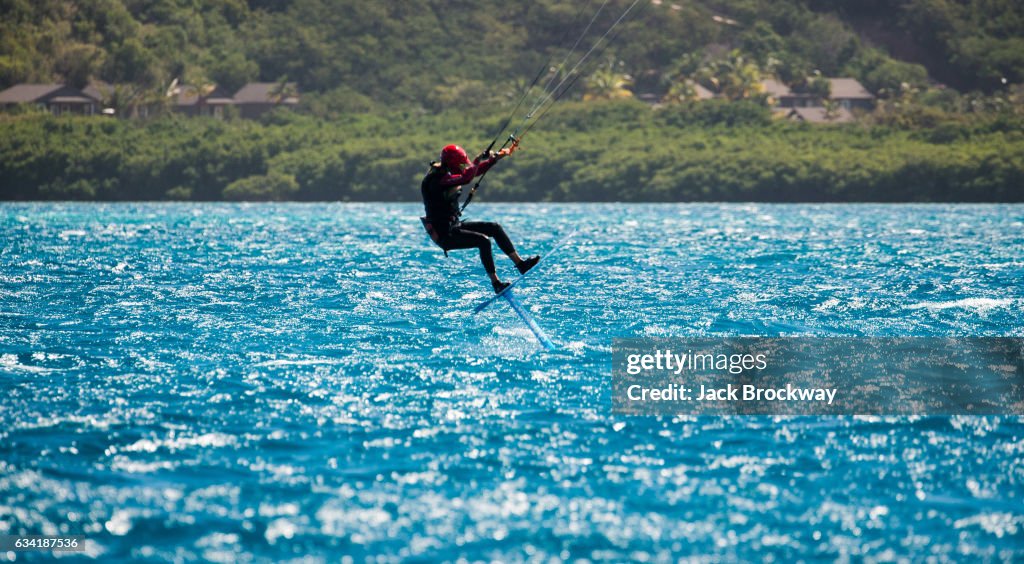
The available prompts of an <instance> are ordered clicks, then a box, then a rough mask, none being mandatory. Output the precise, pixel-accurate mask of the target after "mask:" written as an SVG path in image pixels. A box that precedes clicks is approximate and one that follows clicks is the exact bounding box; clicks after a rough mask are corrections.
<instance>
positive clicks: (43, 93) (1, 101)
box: [0, 84, 100, 116]
mask: <svg viewBox="0 0 1024 564" xmlns="http://www.w3.org/2000/svg"><path fill="white" fill-rule="evenodd" d="M21 104H34V105H36V106H39V107H41V108H45V109H46V110H47V111H49V112H51V113H53V115H57V116H60V115H65V114H76V115H87V116H91V115H93V114H96V113H97V112H98V111H99V108H100V100H99V98H97V97H94V96H92V95H89V94H86V93H85V92H83V91H81V90H79V89H77V88H74V87H71V86H66V85H64V84H17V85H15V86H12V87H10V88H8V89H6V90H4V91H2V92H0V107H3V108H12V107H15V106H18V105H21Z"/></svg>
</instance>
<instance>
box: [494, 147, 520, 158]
mask: <svg viewBox="0 0 1024 564" xmlns="http://www.w3.org/2000/svg"><path fill="white" fill-rule="evenodd" d="M518 146H519V145H518V144H516V145H512V146H511V147H505V148H504V149H502V150H500V151H498V158H499V159H503V158H505V157H507V156H509V155H511V154H512V152H513V151H515V150H516V147H518Z"/></svg>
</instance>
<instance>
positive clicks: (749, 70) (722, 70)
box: [696, 50, 763, 100]
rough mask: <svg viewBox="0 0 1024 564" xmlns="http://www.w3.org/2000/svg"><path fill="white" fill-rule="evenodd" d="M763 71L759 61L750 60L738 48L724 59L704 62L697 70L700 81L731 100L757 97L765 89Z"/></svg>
mask: <svg viewBox="0 0 1024 564" xmlns="http://www.w3.org/2000/svg"><path fill="white" fill-rule="evenodd" d="M761 77H762V72H761V68H760V67H758V66H757V63H755V62H753V61H750V60H748V59H747V58H746V57H744V56H743V54H742V53H740V52H739V51H738V50H733V51H731V52H730V53H729V55H728V56H727V57H726V58H724V59H716V60H712V61H708V62H706V63H704V65H703V66H702V67H701V68H700V69H698V70H697V73H696V78H697V80H698V82H701V83H703V84H705V85H706V86H708V87H710V88H711V90H713V91H714V92H717V93H718V94H720V95H722V96H724V97H725V98H727V99H729V100H748V99H752V98H756V97H757V96H759V95H760V94H761V92H762V91H763V87H762V85H761Z"/></svg>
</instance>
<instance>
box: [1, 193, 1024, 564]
mask: <svg viewBox="0 0 1024 564" xmlns="http://www.w3.org/2000/svg"><path fill="white" fill-rule="evenodd" d="M474 208H475V209H473V208H471V209H472V211H473V213H474V218H479V219H496V220H500V221H501V222H503V223H504V224H505V225H506V227H507V229H508V231H509V232H510V233H511V234H512V236H513V238H514V239H515V240H516V241H517V242H519V243H520V247H521V248H522V249H523V250H524V251H526V252H530V251H541V250H543V249H544V248H545V247H546V246H548V245H550V244H552V243H553V242H554V241H555V240H557V239H558V238H559V237H560V236H561V235H564V234H566V233H569V232H571V231H572V230H576V229H578V230H580V235H579V239H578V245H576V246H573V247H570V248H568V249H566V250H565V251H564V252H563V254H562V255H561V256H560V257H559V258H558V259H557V260H554V261H552V262H551V264H549V265H547V267H546V271H545V272H544V274H543V275H542V276H537V277H536V279H535V280H534V281H533V282H531V283H529V284H523V288H522V290H521V291H520V292H519V295H520V296H521V297H522V298H523V300H524V301H525V302H526V303H528V305H529V309H530V311H532V313H533V314H534V315H535V316H536V317H537V319H538V320H539V322H540V324H541V325H542V326H543V327H544V328H545V329H546V330H547V331H548V332H549V333H550V334H551V336H552V337H553V338H554V339H555V340H556V341H558V342H559V343H560V344H561V345H562V350H560V351H558V352H554V353H547V352H544V351H542V350H541V349H540V348H539V346H538V345H537V344H536V343H535V342H534V341H533V340H532V338H531V336H530V334H529V333H528V332H527V331H526V330H525V329H523V328H522V327H521V326H520V324H519V323H518V322H517V321H516V319H515V318H514V316H513V314H512V313H511V312H510V311H508V310H507V308H504V307H500V308H492V309H490V310H488V311H487V312H486V313H485V314H483V315H480V316H477V317H471V316H469V315H467V312H468V311H469V310H470V306H471V305H472V304H473V303H475V301H477V300H479V299H482V298H484V297H485V296H487V295H489V293H490V289H489V287H488V285H487V283H486V279H485V278H484V276H483V275H482V272H481V269H480V267H479V264H478V261H477V258H476V256H475V253H474V252H469V251H464V252H459V253H453V257H452V258H450V259H447V260H446V259H444V257H443V256H442V255H441V252H440V251H439V250H437V249H435V248H433V247H432V246H431V245H430V244H429V242H428V241H427V239H426V236H425V235H424V234H423V233H422V229H421V228H420V225H419V222H418V220H417V219H416V218H417V216H418V215H419V211H420V207H419V206H415V205H385V204H379V205H340V204H339V205H251V206H233V205H166V204H123V205H90V204H4V205H0V241H2V254H0V385H2V394H0V424H2V425H0V534H2V533H35V534H59V533H64V534H75V533H79V534H85V535H87V536H88V537H89V539H90V540H89V543H88V552H87V553H86V556H91V557H95V558H99V559H103V560H110V559H127V558H135V559H151V560H178V559H193V558H196V559H198V558H204V559H211V560H222V561H233V560H250V559H256V560H268V559H274V560H282V559H289V558H298V557H300V556H303V555H311V556H313V557H314V558H315V559H319V560H332V561H333V560H336V559H338V558H340V557H341V556H342V555H351V556H354V557H355V558H356V559H357V560H361V559H363V558H365V557H367V556H370V555H385V556H388V557H391V558H395V559H398V558H418V559H423V560H439V559H455V558H458V557H466V558H469V559H492V558H493V559H502V560H509V559H531V558H532V559H547V558H550V557H558V558H577V557H584V558H591V559H613V560H621V559H626V558H634V559H654V560H669V559H674V558H676V557H681V556H696V557H708V558H712V559H737V558H739V559H761V558H764V557H772V558H775V559H778V560H788V559H799V558H828V559H832V558H839V557H849V558H854V559H857V558H861V557H866V558H868V559H882V560H888V559H893V558H900V557H913V558H915V559H920V558H923V557H926V556H937V557H940V558H946V559H967V558H982V559H1002V560H1020V559H1022V558H1024V509H1022V507H1024V503H1022V498H1024V465H1022V464H1021V460H1022V455H1024V424H1022V420H1021V419H1020V418H1012V417H985V418H981V417H956V418H814V417H805V418H776V419H772V418H766V417H764V418H739V417H733V418H716V417H707V418H683V417H680V418H671V417H664V418H631V417H622V416H616V415H613V414H611V411H610V381H609V375H610V359H611V354H610V340H611V338H612V337H615V336H674V335H679V336H689V335H712V334H750V335H782V334H813V335H879V336H882V335H921V336H924V335H967V336H982V335H1014V336H1020V335H1024V316H1022V314H1021V309H1022V306H1024V290H1022V288H1021V281H1022V280H1024V206H973V205H972V206H949V205H946V206H868V205H838V206H811V205H793V206H772V205H657V206H655V205H650V206H647V205H643V206H618V205H529V206H487V205H475V206H474ZM499 268H500V269H502V271H503V272H504V273H506V274H507V275H508V276H511V275H512V272H513V271H512V268H511V265H510V264H509V263H508V262H507V261H504V259H500V258H499ZM3 556H4V555H0V558H2V557H3ZM8 556H10V554H9V555H8ZM26 556H29V557H31V556H32V555H27V554H24V553H20V554H18V558H19V559H20V558H24V557H26Z"/></svg>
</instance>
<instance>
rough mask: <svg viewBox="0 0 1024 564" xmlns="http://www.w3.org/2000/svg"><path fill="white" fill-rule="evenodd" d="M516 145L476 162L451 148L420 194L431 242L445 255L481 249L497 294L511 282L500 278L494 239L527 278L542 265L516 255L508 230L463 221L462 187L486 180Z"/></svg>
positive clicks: (436, 164) (535, 258) (443, 152)
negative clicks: (460, 202) (493, 252)
mask: <svg viewBox="0 0 1024 564" xmlns="http://www.w3.org/2000/svg"><path fill="white" fill-rule="evenodd" d="M517 145H518V144H516V143H513V144H512V146H511V147H507V148H504V149H502V150H500V151H498V152H494V151H487V152H484V153H481V154H480V155H479V156H477V157H476V158H475V159H473V161H472V162H470V160H469V156H468V155H467V154H466V151H465V149H463V148H462V147H459V146H458V145H448V146H446V147H445V148H444V149H442V150H441V162H433V163H431V164H430V171H429V172H427V175H426V176H425V177H423V183H422V184H421V185H420V194H421V195H422V196H423V205H424V207H425V208H426V213H427V215H426V217H422V218H420V219H421V220H422V221H423V227H424V228H425V229H426V230H427V234H429V235H430V238H431V240H433V241H434V243H437V245H438V246H439V247H441V248H442V249H444V252H445V254H446V255H447V254H448V251H451V250H455V249H473V248H476V249H480V262H482V263H483V265H484V270H485V271H486V272H487V276H488V277H490V279H491V286H492V287H493V288H494V292H495V293H500V292H501V291H502V290H504V289H505V288H507V287H508V283H507V282H502V281H501V279H500V278H498V274H497V271H496V269H495V267H494V257H493V254H492V252H491V239H492V238H493V239H494V240H495V241H496V242H497V243H498V247H499V248H500V249H501V250H502V251H503V252H504V253H505V254H506V255H508V257H509V258H510V259H512V262H514V263H515V264H516V268H518V269H519V273H520V274H526V272H527V271H528V270H530V269H531V268H533V266H534V265H536V264H537V263H538V262H539V261H540V257H539V256H532V257H529V258H526V259H524V258H522V257H520V256H519V253H517V252H516V249H515V246H513V245H512V241H511V240H510V239H509V238H508V235H506V234H505V230H504V229H502V227H501V225H498V224H497V223H491V222H485V221H465V222H464V221H462V220H461V219H460V216H461V215H462V212H461V210H460V209H459V196H461V194H462V187H463V186H465V185H466V184H469V183H470V182H471V181H472V180H473V179H474V178H479V177H480V176H483V175H484V174H485V173H486V172H487V171H488V170H489V169H490V168H491V167H492V166H494V164H495V163H497V162H498V161H499V160H501V159H503V158H505V157H507V156H509V155H511V154H512V153H513V152H514V151H515V150H516V148H517Z"/></svg>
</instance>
